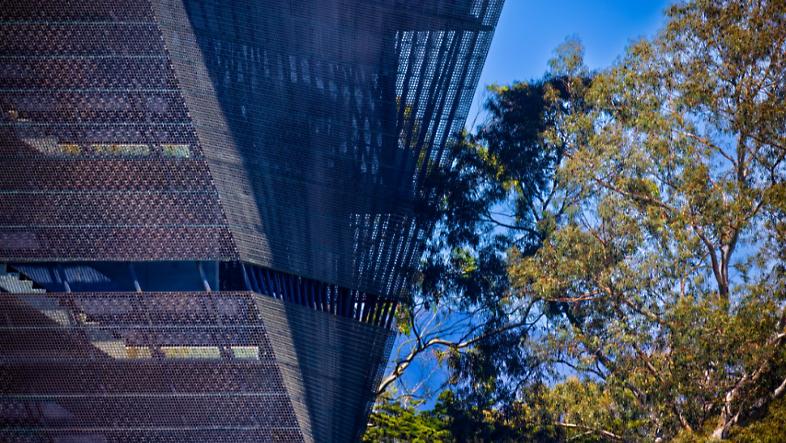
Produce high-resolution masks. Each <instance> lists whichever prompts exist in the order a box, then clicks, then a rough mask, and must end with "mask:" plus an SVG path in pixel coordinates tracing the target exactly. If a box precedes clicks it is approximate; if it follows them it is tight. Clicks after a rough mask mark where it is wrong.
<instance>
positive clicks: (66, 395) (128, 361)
mask: <svg viewBox="0 0 786 443" xmlns="http://www.w3.org/2000/svg"><path fill="white" fill-rule="evenodd" d="M502 1H503V0H427V1H423V0H221V1H219V0H115V1H107V0H97V1H93V2H87V1H83V0H64V1H54V0H25V1H12V0H0V313H2V316H0V440H1V441H25V442H27V441H30V442H37V441H88V442H121V441H148V442H175V441H177V442H181V441H199V442H202V441H225V442H230V441H232V442H235V441H317V442H329V441H349V440H353V439H356V438H357V437H358V436H359V433H360V432H361V431H362V429H363V427H364V424H365V420H366V415H367V412H368V408H369V406H370V404H371V403H370V402H371V401H372V400H373V396H372V392H373V387H374V386H375V384H376V383H378V378H379V376H380V371H381V368H382V367H383V364H382V363H383V362H384V360H385V359H386V356H387V353H388V352H389V347H390V345H391V343H392V338H393V334H392V333H391V332H390V329H391V324H392V321H393V317H394V313H395V307H396V303H397V300H398V298H399V296H400V295H401V294H402V291H404V290H405V288H406V284H407V280H408V278H409V276H410V270H411V268H412V265H413V264H414V263H415V261H416V260H417V259H418V257H419V256H420V252H421V248H422V246H423V239H424V236H426V235H427V234H428V232H427V231H428V228H429V227H428V226H427V225H423V224H419V223H418V221H417V220H416V217H415V214H414V204H415V201H416V200H417V199H418V197H419V195H420V191H421V188H420V186H421V183H422V181H423V178H424V176H425V175H426V174H428V172H429V171H430V170H431V168H433V167H434V165H435V164H437V163H439V162H443V161H445V160H446V159H445V155H444V153H445V152H446V149H447V146H448V145H449V143H451V140H452V137H451V136H452V134H454V133H455V132H456V131H457V130H458V129H460V128H461V127H462V126H463V124H464V120H465V118H466V113H467V110H468V107H469V104H470V100H471V98H472V93H473V91H474V89H475V86H476V83H477V80H478V76H479V74H480V70H481V68H482V64H483V60H484V58H485V54H486V51H487V49H488V45H489V43H490V40H491V37H492V34H493V28H494V25H495V24H496V20H497V18H498V15H499V13H500V10H501V7H502Z"/></svg>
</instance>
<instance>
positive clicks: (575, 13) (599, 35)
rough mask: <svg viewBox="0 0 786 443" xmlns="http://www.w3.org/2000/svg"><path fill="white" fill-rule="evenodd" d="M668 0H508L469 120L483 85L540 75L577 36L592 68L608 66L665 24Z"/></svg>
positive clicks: (476, 105)
mask: <svg viewBox="0 0 786 443" xmlns="http://www.w3.org/2000/svg"><path fill="white" fill-rule="evenodd" d="M670 3H671V2H669V1H666V0H583V1H582V0H570V1H569V0H546V1H544V0H507V1H506V3H505V8H504V9H503V10H502V16H501V17H500V20H499V25H498V26H497V31H496V33H495V34H494V40H493V42H492V43H491V50H490V51H489V55H488V58H487V59H486V65H485V66H484V69H483V74H482V75H481V78H480V84H479V87H478V91H477V92H476V93H475V100H474V102H473V104H472V109H471V110H470V113H469V119H468V121H467V123H468V124H469V125H471V124H472V122H473V119H474V118H475V116H476V115H477V111H478V109H479V104H480V103H481V102H482V96H483V92H484V91H485V86H486V85H489V84H492V83H500V84H507V83H511V82H513V81H516V80H531V79H534V78H538V77H540V76H541V75H543V73H544V72H545V71H546V62H547V61H548V59H549V58H551V56H552V53H553V50H554V48H555V47H556V46H557V45H559V44H560V43H562V42H563V41H564V40H565V38H566V37H568V36H572V35H576V36H578V37H579V39H581V41H582V42H583V43H584V46H585V51H586V52H585V56H586V60H585V61H586V63H587V65H588V66H589V67H590V68H591V69H599V68H603V67H606V66H608V65H609V64H611V63H612V62H613V61H614V60H615V59H616V58H617V57H619V55H620V54H622V53H623V52H624V50H625V47H626V46H627V45H628V43H630V42H631V41H633V40H636V39H638V38H640V37H652V36H654V35H655V33H656V32H657V31H658V29H660V28H661V26H662V25H663V24H664V23H665V20H664V14H663V11H665V9H666V7H667V6H668V5H669V4H670Z"/></svg>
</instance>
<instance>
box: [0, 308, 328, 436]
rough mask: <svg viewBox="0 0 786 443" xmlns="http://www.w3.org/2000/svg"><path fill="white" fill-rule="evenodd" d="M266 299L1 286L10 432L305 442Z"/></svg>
mask: <svg viewBox="0 0 786 443" xmlns="http://www.w3.org/2000/svg"><path fill="white" fill-rule="evenodd" d="M255 297H258V296H253V295H251V294H250V293H79V294H77V293H71V294H63V293H59V294H53V293H47V294H0V311H1V312H3V316H2V319H0V393H2V396H0V440H2V441H80V442H81V441H88V442H93V441H96V442H98V441H100V442H120V441H128V442H132V441H133V442H139V441H147V442H175V441H178V442H182V441H195V442H197V441H198V442H204V441H217V442H219V441H220V442H237V441H271V440H272V441H298V440H302V436H301V434H300V431H299V425H298V422H297V419H296V416H295V413H294V410H293V408H292V404H291V402H290V400H289V396H288V392H287V390H286V387H285V385H284V382H283V379H282V376H281V372H280V370H279V369H278V367H277V360H276V357H275V355H274V353H273V348H272V347H271V344H270V340H269V339H268V334H269V331H268V329H266V326H265V325H264V324H263V322H262V320H261V314H260V312H259V310H258V308H257V304H256V302H255ZM323 315H324V314H323Z"/></svg>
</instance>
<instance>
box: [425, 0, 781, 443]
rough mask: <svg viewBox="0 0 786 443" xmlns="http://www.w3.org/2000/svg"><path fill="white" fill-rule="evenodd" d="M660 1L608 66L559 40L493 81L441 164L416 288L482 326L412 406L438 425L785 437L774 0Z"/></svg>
mask: <svg viewBox="0 0 786 443" xmlns="http://www.w3.org/2000/svg"><path fill="white" fill-rule="evenodd" d="M668 14H669V22H668V25H667V26H666V29H664V31H663V32H662V33H661V34H660V35H659V36H658V37H657V38H655V39H653V40H643V41H640V42H636V43H634V44H633V45H631V47H630V48H629V49H628V51H627V52H626V54H625V55H624V57H622V58H621V59H620V61H619V62H618V63H616V64H615V65H614V66H612V67H610V68H609V69H607V70H603V71H600V72H596V73H590V72H589V71H588V69H586V67H584V65H583V62H582V54H583V50H582V48H581V45H580V43H578V42H577V41H576V40H575V39H570V40H567V41H566V42H565V43H564V44H563V45H561V46H560V47H559V48H558V49H557V51H556V56H555V59H554V60H553V61H552V62H551V63H550V68H551V71H550V72H549V73H548V74H547V75H546V76H545V77H544V78H543V79H540V80H537V81H532V82H528V83H515V84H513V85H509V86H494V87H492V89H491V91H492V97H491V99H490V100H489V102H488V103H487V109H488V111H489V121H488V122H486V123H485V124H484V125H482V126H481V127H480V128H478V131H477V133H476V134H474V135H472V136H466V137H465V138H464V139H463V140H462V142H461V143H459V145H457V147H456V149H457V151H456V154H457V158H458V160H457V163H456V166H457V169H455V170H453V171H449V172H446V173H445V174H444V175H441V176H440V178H439V179H438V180H437V183H438V184H439V185H440V186H435V187H434V189H435V190H438V191H435V192H441V193H444V195H446V198H445V199H444V206H443V207H441V208H439V209H438V211H437V212H438V215H439V217H441V218H440V220H441V222H440V223H439V224H438V225H439V228H440V230H438V234H437V235H436V237H435V238H436V240H435V242H434V243H433V244H432V245H431V246H432V247H431V249H430V251H429V252H430V255H429V256H428V258H427V260H426V263H425V264H424V272H423V274H422V279H421V282H422V283H423V285H422V289H423V291H424V292H423V293H424V294H427V295H428V296H429V297H431V299H432V300H433V301H434V302H435V303H442V305H441V306H444V305H445V304H448V305H450V306H452V307H454V308H456V309H468V308H471V307H477V306H484V307H485V308H486V311H484V312H486V314H485V315H484V316H482V317H480V318H479V321H480V322H481V323H482V324H481V325H480V326H481V328H480V330H481V331H484V332H486V333H488V332H489V331H492V332H495V333H493V334H491V333H488V334H487V335H483V339H482V340H478V341H477V342H475V343H474V345H473V346H472V347H468V348H467V349H466V350H464V351H462V352H454V353H452V354H451V357H450V358H449V359H447V362H448V367H449V369H450V370H451V374H452V376H453V380H454V381H455V382H456V383H457V384H456V388H455V389H454V391H453V393H452V394H451V395H450V396H449V397H448V396H446V397H443V399H442V401H441V402H440V403H439V407H438V408H435V409H434V411H431V412H427V413H426V412H423V413H418V414H425V415H427V416H429V417H432V418H433V417H440V418H439V420H440V423H442V426H443V428H440V429H442V430H443V431H446V432H448V433H449V435H450V436H451V438H454V439H457V440H459V441H467V440H469V441H471V440H473V439H474V440H480V441H498V439H501V440H505V439H511V440H516V439H520V440H533V439H543V440H544V441H553V440H560V441H561V440H571V441H609V440H619V441H652V440H655V439H664V440H670V439H676V440H677V441H704V440H706V439H708V438H733V439H735V440H739V441H780V440H781V439H782V438H783V434H782V432H783V431H782V430H781V429H783V428H782V424H783V417H784V416H786V415H785V414H784V409H785V408H786V407H784V403H783V396H784V392H786V309H785V308H786V81H784V73H785V72H786V3H784V2H783V1H780V0H777V1H743V0H735V1H731V0H725V1H714V0H713V1H711V0H696V1H692V2H687V3H681V4H678V5H676V6H673V7H671V8H670V9H669V11H668ZM500 213H501V214H503V215H502V216H501V217H495V215H496V214H500ZM510 325H517V327H515V328H511V327H509V326H510ZM446 411H447V412H446ZM429 414H432V415H429ZM433 414H436V415H433ZM416 415H417V414H416ZM457 417H460V419H457ZM510 429H516V430H517V432H518V434H515V433H514V434H505V432H507V431H505V430H510ZM495 432H499V433H495Z"/></svg>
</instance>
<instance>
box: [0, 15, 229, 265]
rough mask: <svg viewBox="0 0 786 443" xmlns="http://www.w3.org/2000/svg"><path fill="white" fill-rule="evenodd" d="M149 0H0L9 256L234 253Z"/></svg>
mask: <svg viewBox="0 0 786 443" xmlns="http://www.w3.org/2000/svg"><path fill="white" fill-rule="evenodd" d="M235 256H236V255H235V250H234V246H233V244H232V240H231V237H230V233H229V231H228V229H227V227H226V223H225V220H224V216H223V213H222V211H221V207H220V204H219V201H218V194H217V192H216V190H215V187H214V186H213V184H212V179H211V177H210V174H209V171H208V168H207V164H206V162H205V160H204V159H203V156H202V152H201V149H200V147H199V144H198V141H197V138H196V135H195V133H194V129H193V126H192V124H191V121H190V119H189V116H188V112H187V110H186V108H185V105H184V103H183V99H182V97H181V96H180V93H179V92H178V89H177V82H176V80H175V76H174V73H173V71H172V69H171V67H170V63H169V61H168V58H167V54H166V51H165V48H164V44H163V41H162V39H161V34H160V31H159V30H158V28H157V25H156V23H155V21H154V18H153V14H152V9H151V8H150V4H149V3H148V2H146V1H143V0H123V1H113V2H102V1H98V2H83V1H57V2H56V1H44V0H32V1H24V2H18V1H7V0H0V259H7V260H14V261H30V260H42V259H47V260H76V259H82V260H102V259H103V260H111V259H114V260H161V259H231V258H234V257H235Z"/></svg>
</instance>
